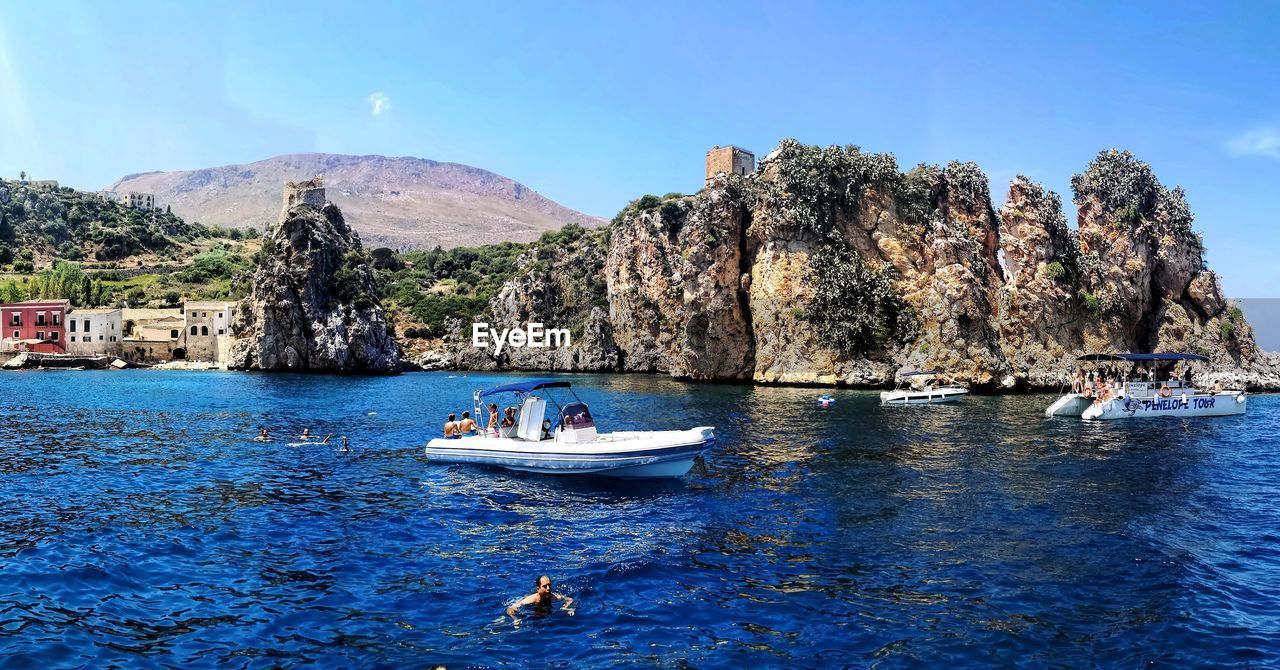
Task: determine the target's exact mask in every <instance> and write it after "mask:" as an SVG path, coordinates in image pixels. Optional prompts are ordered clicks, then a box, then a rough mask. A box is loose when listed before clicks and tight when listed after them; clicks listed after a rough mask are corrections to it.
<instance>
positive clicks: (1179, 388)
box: [1044, 353, 1248, 420]
mask: <svg viewBox="0 0 1280 670" xmlns="http://www.w3.org/2000/svg"><path fill="white" fill-rule="evenodd" d="M1078 360H1081V361H1087V362H1095V363H1096V362H1111V363H1121V364H1132V365H1133V366H1134V368H1135V370H1131V371H1130V372H1129V374H1128V375H1127V376H1128V377H1129V380H1128V381H1120V380H1119V379H1115V380H1103V381H1095V382H1092V383H1090V382H1084V383H1083V384H1082V383H1081V381H1080V380H1077V381H1076V383H1075V385H1074V386H1075V388H1073V389H1072V392H1071V393H1067V394H1064V395H1063V396H1062V397H1060V398H1058V399H1057V401H1055V402H1054V403H1053V404H1052V405H1050V406H1049V408H1048V409H1046V410H1045V411H1044V414H1045V416H1050V417H1053V416H1078V417H1080V418H1082V419H1103V420H1107V419H1134V418H1147V417H1156V416H1228V415H1231V414H1244V411H1245V406H1246V405H1247V404H1248V403H1247V401H1248V395H1247V394H1246V393H1245V392H1244V391H1224V390H1221V389H1214V390H1203V389H1199V388H1196V386H1195V385H1194V384H1192V383H1191V381H1190V378H1189V375H1188V376H1187V377H1184V378H1183V379H1176V378H1168V377H1169V375H1168V374H1167V373H1168V370H1169V367H1170V366H1172V365H1175V364H1178V363H1182V364H1183V365H1190V364H1191V363H1193V362H1196V361H1206V360H1209V359H1207V358H1205V357H1204V356H1200V355H1198V354H1183V353H1161V354H1133V353H1129V354H1085V355H1084V356H1081V357H1080V358H1079V359H1078ZM1138 365H1143V366H1151V367H1150V368H1149V369H1148V374H1147V375H1146V376H1147V377H1148V378H1147V379H1142V377H1143V376H1144V375H1140V374H1137V372H1136V367H1137V366H1138ZM1116 376H1117V377H1119V376H1123V375H1116Z"/></svg>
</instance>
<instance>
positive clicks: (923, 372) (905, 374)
mask: <svg viewBox="0 0 1280 670" xmlns="http://www.w3.org/2000/svg"><path fill="white" fill-rule="evenodd" d="M936 374H938V371H937V370H911V371H910V372H903V373H901V374H899V375H898V376H899V377H923V376H925V375H936Z"/></svg>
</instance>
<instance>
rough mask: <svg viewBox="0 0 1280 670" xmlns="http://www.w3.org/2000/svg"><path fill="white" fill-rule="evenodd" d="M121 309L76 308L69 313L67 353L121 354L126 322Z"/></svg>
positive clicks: (92, 354)
mask: <svg viewBox="0 0 1280 670" xmlns="http://www.w3.org/2000/svg"><path fill="white" fill-rule="evenodd" d="M121 316H122V315H121V310H120V309H74V310H72V311H71V312H70V313H69V314H67V353H69V354H82V355H86V356H98V355H108V356H119V355H120V346H121V345H120V338H121V336H122V333H123V332H124V323H123V320H122V318H121Z"/></svg>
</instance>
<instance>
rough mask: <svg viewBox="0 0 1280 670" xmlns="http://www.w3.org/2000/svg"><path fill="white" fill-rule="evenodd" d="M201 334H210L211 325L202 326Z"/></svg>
mask: <svg viewBox="0 0 1280 670" xmlns="http://www.w3.org/2000/svg"><path fill="white" fill-rule="evenodd" d="M200 334H201V335H208V334H209V327H208V326H200Z"/></svg>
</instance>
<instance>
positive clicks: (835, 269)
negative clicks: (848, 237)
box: [804, 245, 920, 356]
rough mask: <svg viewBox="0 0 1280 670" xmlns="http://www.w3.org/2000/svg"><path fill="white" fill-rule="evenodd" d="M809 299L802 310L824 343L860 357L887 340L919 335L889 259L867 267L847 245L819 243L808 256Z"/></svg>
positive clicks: (902, 341)
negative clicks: (810, 291)
mask: <svg viewBox="0 0 1280 670" xmlns="http://www.w3.org/2000/svg"><path fill="white" fill-rule="evenodd" d="M809 263H810V273H809V276H808V278H807V279H808V282H809V284H810V285H811V286H812V287H813V289H814V297H813V301H812V302H810V303H809V305H808V307H806V308H805V309H804V318H806V319H807V320H808V321H809V322H810V323H811V324H813V326H814V328H815V329H816V330H817V331H818V335H819V337H820V338H821V339H822V342H823V344H824V345H826V346H828V347H830V348H832V349H835V350H837V351H839V352H841V353H843V354H845V355H847V356H861V355H865V354H867V353H868V352H870V351H872V350H873V349H876V348H878V347H881V346H885V345H887V344H890V343H894V344H900V345H901V344H907V343H909V342H912V341H914V340H915V339H916V338H917V337H919V332H920V325H919V321H918V320H917V319H916V316H915V313H914V311H912V309H911V307H910V306H909V305H907V304H906V302H904V301H903V300H902V298H901V297H899V296H898V294H897V292H896V291H895V290H894V288H893V281H894V279H895V273H894V271H893V267H892V266H890V265H889V264H887V263H886V264H884V265H881V266H880V267H872V266H870V265H868V264H867V263H866V262H865V261H863V260H862V257H861V256H859V255H858V254H857V252H855V251H853V250H851V249H849V248H848V247H843V246H837V245H824V246H822V247H821V248H820V249H819V250H818V251H817V252H816V253H815V254H814V255H813V256H812V257H811V258H810V261H809Z"/></svg>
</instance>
